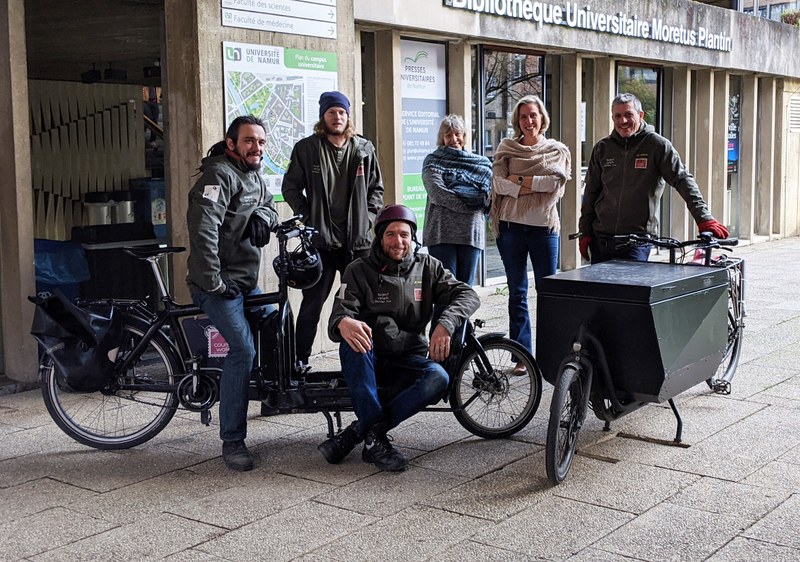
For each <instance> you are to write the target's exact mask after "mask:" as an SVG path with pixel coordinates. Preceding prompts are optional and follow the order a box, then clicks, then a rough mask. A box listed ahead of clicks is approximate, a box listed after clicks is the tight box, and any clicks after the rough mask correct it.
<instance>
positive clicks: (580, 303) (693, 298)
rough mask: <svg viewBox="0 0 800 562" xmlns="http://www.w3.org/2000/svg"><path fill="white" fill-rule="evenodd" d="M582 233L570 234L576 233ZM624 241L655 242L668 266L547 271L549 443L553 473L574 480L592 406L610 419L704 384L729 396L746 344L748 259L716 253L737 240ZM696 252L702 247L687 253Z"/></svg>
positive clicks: (540, 337)
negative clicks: (550, 388) (571, 473)
mask: <svg viewBox="0 0 800 562" xmlns="http://www.w3.org/2000/svg"><path fill="white" fill-rule="evenodd" d="M576 236H577V235H573V236H571V238H573V237H576ZM616 238H617V241H618V243H619V244H620V245H623V244H633V245H643V244H651V245H653V246H655V247H657V248H663V249H667V250H668V251H669V263H659V262H636V261H624V260H612V261H608V262H604V263H599V264H595V265H591V266H589V267H584V268H581V269H576V270H573V271H568V272H564V273H560V274H556V275H553V276H550V277H546V278H544V279H543V280H542V282H541V283H540V284H539V286H538V287H537V292H538V297H537V298H538V315H539V318H554V319H558V321H557V322H548V323H539V327H538V330H537V339H536V349H537V357H536V358H537V361H538V362H539V365H540V367H541V369H542V372H543V375H544V378H545V379H546V380H548V381H549V382H550V383H552V384H553V385H554V386H555V390H554V391H553V398H552V401H551V404H550V419H549V424H548V428H547V441H546V446H545V465H546V469H547V476H548V479H549V480H550V481H551V482H552V483H553V484H558V483H560V482H561V481H563V480H564V478H566V476H567V473H568V472H569V469H570V466H571V465H572V461H573V458H574V455H575V450H576V446H577V440H578V434H579V432H580V430H581V427H582V426H583V423H584V421H585V419H586V414H587V412H588V410H589V408H591V409H592V411H593V412H594V414H595V415H596V416H597V417H598V418H599V419H601V420H604V421H605V427H604V430H606V431H608V430H609V429H610V424H611V422H612V421H614V420H617V419H619V418H620V417H622V416H625V415H627V414H629V413H631V412H633V411H634V410H637V409H639V408H641V407H642V406H645V405H647V404H650V403H663V402H665V401H666V402H667V403H668V404H669V406H670V408H671V409H672V412H673V413H674V415H675V418H676V420H677V429H676V434H675V438H674V440H673V442H672V443H680V442H681V434H682V431H683V421H682V420H681V417H680V413H679V411H678V408H677V406H676V405H675V402H674V400H673V399H674V397H675V396H677V395H678V394H680V393H681V392H684V391H685V390H687V389H689V388H691V387H692V386H695V385H696V384H698V383H702V382H704V381H705V383H706V384H707V385H708V386H709V388H710V389H712V390H713V391H714V392H716V393H720V394H730V392H731V380H732V379H733V376H734V374H735V372H736V367H737V365H738V362H739V356H740V354H741V349H742V331H743V329H744V317H745V307H744V261H743V260H742V259H741V258H734V257H731V256H728V255H726V254H724V253H723V254H721V255H713V251H714V250H717V249H719V248H722V247H727V248H730V247H732V246H735V245H736V244H737V243H738V241H737V240H718V239H716V238H713V237H712V236H711V235H710V234H708V233H701V234H700V236H699V239H698V240H689V241H686V242H679V241H677V240H674V239H671V238H658V237H652V236H645V235H625V236H618V237H616ZM690 249H694V252H690V251H687V250H690Z"/></svg>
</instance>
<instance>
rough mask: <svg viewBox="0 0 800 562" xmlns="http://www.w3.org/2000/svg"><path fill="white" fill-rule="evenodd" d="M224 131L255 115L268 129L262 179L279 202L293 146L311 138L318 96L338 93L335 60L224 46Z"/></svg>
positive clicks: (327, 55)
mask: <svg viewBox="0 0 800 562" xmlns="http://www.w3.org/2000/svg"><path fill="white" fill-rule="evenodd" d="M222 50H223V57H222V61H223V62H222V69H223V73H224V75H225V128H226V129H227V127H228V126H229V125H230V124H231V122H232V121H233V120H234V119H236V118H237V117H238V116H240V115H255V116H256V117H258V118H259V119H261V120H262V121H263V122H264V125H265V126H266V129H267V145H266V149H265V151H264V161H263V165H262V175H263V177H264V180H265V182H266V184H267V187H268V188H269V190H270V192H271V193H272V194H273V195H274V196H276V199H277V200H279V201H281V200H282V197H281V182H282V181H283V174H285V173H286V169H287V168H288V167H289V157H290V156H291V154H292V148H293V147H294V144H295V143H296V142H297V141H298V140H300V139H301V138H303V137H306V136H308V135H310V134H311V133H312V131H313V129H314V123H316V122H317V120H318V117H319V96H320V95H321V94H322V92H327V91H330V90H335V89H336V88H337V86H336V85H337V76H338V75H337V73H336V54H335V53H327V52H322V51H302V50H299V49H289V48H285V47H272V46H265V45H249V44H246V43H230V42H225V43H223V44H222Z"/></svg>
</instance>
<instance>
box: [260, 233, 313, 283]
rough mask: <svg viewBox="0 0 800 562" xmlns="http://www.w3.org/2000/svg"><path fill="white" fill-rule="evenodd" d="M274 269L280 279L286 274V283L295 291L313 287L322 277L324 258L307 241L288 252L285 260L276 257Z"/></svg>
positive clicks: (273, 264) (273, 263)
mask: <svg viewBox="0 0 800 562" xmlns="http://www.w3.org/2000/svg"><path fill="white" fill-rule="evenodd" d="M272 267H273V268H274V269H275V273H277V274H278V277H280V276H281V271H283V272H284V273H285V274H286V282H287V283H288V285H289V286H290V287H292V288H294V289H308V288H309V287H313V286H314V285H316V284H317V281H319V278H320V277H322V258H321V257H320V255H319V252H318V251H317V249H316V248H315V247H314V246H313V245H311V243H310V242H308V241H307V240H305V239H303V241H302V242H301V243H300V245H299V246H298V247H297V248H295V249H294V250H292V251H291V252H288V253H287V254H286V257H285V258H283V257H282V256H278V257H276V258H275V260H274V261H273V262H272Z"/></svg>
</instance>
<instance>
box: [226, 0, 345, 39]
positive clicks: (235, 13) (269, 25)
mask: <svg viewBox="0 0 800 562" xmlns="http://www.w3.org/2000/svg"><path fill="white" fill-rule="evenodd" d="M223 1H226V0H223ZM241 1H242V2H246V1H248V0H241ZM249 1H251V2H253V3H258V2H259V0H249ZM270 3H273V2H270ZM222 25H224V26H227V27H241V28H244V29H257V30H259V31H274V32H278V33H292V34H294V35H308V36H311V37H322V38H325V39H336V24H335V22H325V21H319V20H310V19H301V18H292V17H285V16H276V15H271V14H259V13H257V12H245V11H242V10H230V9H227V8H223V9H222Z"/></svg>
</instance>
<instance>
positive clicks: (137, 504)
mask: <svg viewBox="0 0 800 562" xmlns="http://www.w3.org/2000/svg"><path fill="white" fill-rule="evenodd" d="M736 254H738V255H742V256H744V257H745V258H746V259H747V267H748V270H747V281H748V284H747V312H748V319H747V328H746V332H745V339H744V349H743V354H742V362H741V364H740V367H739V372H738V373H737V377H736V378H735V379H734V384H733V393H732V394H731V395H729V396H721V395H715V394H712V393H710V392H709V391H708V389H707V388H706V387H705V385H698V386H696V387H694V388H692V389H689V390H688V391H686V392H685V393H683V394H681V395H680V396H679V397H678V398H677V402H678V405H679V407H680V408H681V411H682V414H683V419H684V423H685V426H684V430H683V436H684V442H685V443H686V444H687V445H688V447H686V448H679V447H670V446H666V445H662V444H658V443H655V442H648V441H642V440H639V439H631V438H628V437H625V436H623V435H622V433H624V434H627V435H631V434H632V435H635V436H641V437H646V438H654V439H670V438H671V437H672V435H673V434H674V431H675V425H674V418H673V417H672V414H671V412H670V411H669V409H668V408H666V407H664V405H652V406H648V407H646V408H643V409H641V410H638V411H636V412H634V413H633V414H631V415H629V416H628V417H625V418H623V419H621V420H619V421H618V422H615V423H614V424H612V427H611V432H608V433H604V432H603V431H602V428H603V423H602V422H601V421H599V420H597V419H596V418H593V417H592V416H591V414H590V417H589V419H588V420H587V423H586V425H585V426H584V428H583V430H582V432H581V434H580V438H579V441H578V455H577V456H576V458H575V462H574V464H573V466H572V469H571V472H570V473H569V476H568V478H567V479H566V480H565V481H564V482H563V483H562V484H561V485H559V486H557V487H551V486H550V485H549V484H548V482H547V478H546V474H545V466H544V443H545V439H546V430H547V415H548V409H549V404H550V396H551V394H552V387H550V385H548V384H546V383H545V392H544V395H543V398H542V402H541V406H540V408H539V411H538V413H537V414H536V416H535V418H534V419H533V421H532V422H531V423H530V424H529V426H528V427H526V428H525V429H524V430H522V431H520V432H519V433H518V434H516V435H515V436H514V437H513V438H511V439H508V440H484V439H479V438H476V437H473V436H472V435H471V434H469V433H468V432H467V431H466V430H464V429H463V428H462V427H461V426H460V425H459V424H458V422H457V421H456V419H455V418H454V417H453V416H452V415H451V414H447V413H444V414H443V413H430V412H425V413H422V414H420V415H418V416H416V417H414V418H412V419H411V420H409V421H408V422H406V423H405V424H403V425H401V426H400V427H398V428H397V429H396V430H395V432H394V437H395V439H396V441H395V443H396V444H397V445H399V446H400V447H401V448H403V449H404V450H405V451H406V452H408V454H409V456H410V457H411V458H412V460H411V466H410V468H409V470H407V471H406V472H403V473H400V474H386V473H381V472H379V471H377V470H376V469H374V468H373V467H372V466H371V465H367V464H364V463H363V462H361V459H360V455H359V454H358V450H356V451H355V452H354V453H353V454H351V455H350V456H349V457H348V458H347V459H346V460H345V461H344V462H343V463H342V464H340V465H338V466H331V465H328V464H326V463H325V461H324V460H323V459H322V457H321V456H320V455H319V453H318V452H317V450H316V445H317V444H318V443H319V442H320V441H322V440H323V439H324V437H325V431H326V426H325V421H324V418H323V416H322V415H318V414H317V415H311V414H309V415H289V416H277V417H269V418H263V417H259V416H258V412H259V409H258V406H259V405H258V404H257V403H254V404H253V405H252V408H251V419H250V423H249V438H248V443H249V445H250V446H251V448H252V449H253V450H254V452H255V454H256V456H257V458H256V468H255V470H253V471H252V472H249V473H243V474H238V473H233V472H230V471H228V470H227V469H226V468H225V467H224V465H223V463H222V460H221V458H220V443H219V440H218V436H217V430H218V427H215V425H214V424H212V426H211V427H205V426H203V425H201V424H200V422H199V416H198V415H197V414H193V413H188V412H180V413H179V414H178V416H177V417H176V418H175V419H174V420H173V421H172V422H171V424H170V425H169V426H168V427H167V428H166V429H165V430H164V431H163V432H162V433H161V434H160V435H158V436H157V437H156V438H155V439H153V440H152V441H151V442H149V443H146V444H144V445H141V446H139V447H136V448H134V449H129V450H124V451H118V452H106V451H97V450H94V449H90V448H87V447H84V446H82V445H79V444H78V443H76V442H74V441H72V440H71V439H70V438H69V437H67V436H66V435H65V434H63V433H62V432H61V431H60V430H59V429H58V428H57V427H56V425H55V424H54V423H53V422H52V420H51V419H50V417H49V416H48V414H47V412H46V410H45V407H44V404H43V402H42V398H41V395H40V393H39V391H37V390H32V391H27V392H22V393H19V394H14V395H8V396H0V560H36V561H39V560H70V561H73V560H92V561H95V560H122V559H125V560H155V559H165V560H172V561H198V562H201V561H213V560H257V559H265V560H270V561H280V560H304V561H309V562H311V561H322V560H331V559H338V560H403V561H410V560H436V561H461V560H486V561H517V560H520V561H521V560H570V561H611V560H614V561H617V560H652V561H663V560H680V561H689V560H712V561H738V560H741V561H745V560H746V561H750V560H771V561H781V560H786V561H789V560H792V561H795V560H800V363H798V358H799V357H800V353H798V350H797V346H798V342H799V341H800V290H798V283H797V279H798V278H800V238H790V239H786V240H779V241H774V242H766V243H762V244H757V245H753V246H747V247H742V248H739V249H737V251H736ZM482 302H483V304H482V307H481V310H480V311H479V312H478V314H477V315H476V317H481V318H484V319H486V320H487V326H486V328H485V329H487V330H494V329H501V330H502V329H504V328H505V325H506V320H505V318H506V313H505V305H506V297H505V295H504V294H503V292H502V291H497V290H487V291H485V292H484V294H483V295H482ZM530 304H531V309H532V311H533V312H535V298H534V295H533V291H531V298H530ZM548 321H551V322H556V321H557V319H549V320H548ZM312 363H313V364H314V365H315V366H316V365H319V366H320V367H326V366H330V365H331V364H334V363H335V357H332V356H331V354H327V355H324V356H319V357H316V358H315V359H314V361H313V362H312ZM350 419H352V415H351V414H346V415H344V421H345V422H346V423H349V421H350Z"/></svg>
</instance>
